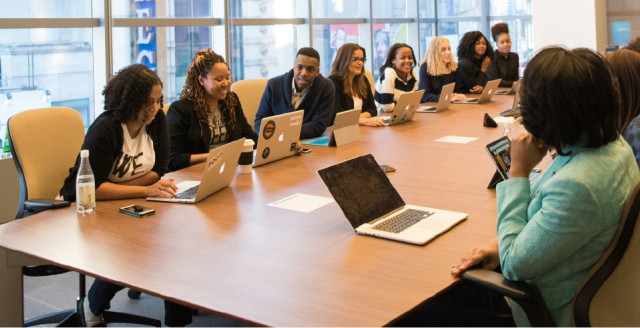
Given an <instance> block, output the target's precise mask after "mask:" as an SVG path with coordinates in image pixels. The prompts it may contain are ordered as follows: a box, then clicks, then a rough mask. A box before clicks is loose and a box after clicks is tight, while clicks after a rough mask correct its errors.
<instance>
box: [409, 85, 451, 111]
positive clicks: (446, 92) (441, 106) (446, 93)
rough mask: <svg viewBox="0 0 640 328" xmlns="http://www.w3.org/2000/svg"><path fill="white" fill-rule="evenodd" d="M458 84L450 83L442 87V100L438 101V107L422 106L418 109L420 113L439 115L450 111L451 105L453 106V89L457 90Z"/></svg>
mask: <svg viewBox="0 0 640 328" xmlns="http://www.w3.org/2000/svg"><path fill="white" fill-rule="evenodd" d="M455 86H456V83H455V82H453V83H449V84H447V85H445V86H443V87H442V91H440V98H439V99H438V105H436V106H420V108H418V110H417V112H418V113H437V112H441V111H443V110H447V109H449V104H451V97H453V89H454V88H455Z"/></svg>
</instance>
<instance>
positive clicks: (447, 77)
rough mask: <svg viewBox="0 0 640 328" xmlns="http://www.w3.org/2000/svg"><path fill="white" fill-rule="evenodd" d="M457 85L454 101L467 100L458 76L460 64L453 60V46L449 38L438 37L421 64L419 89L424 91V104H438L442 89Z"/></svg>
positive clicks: (433, 41) (430, 45) (431, 44)
mask: <svg viewBox="0 0 640 328" xmlns="http://www.w3.org/2000/svg"><path fill="white" fill-rule="evenodd" d="M454 82H455V83H456V87H455V92H456V93H454V95H453V99H455V100H458V99H465V98H466V97H465V95H463V94H462V93H463V92H464V89H463V87H462V82H461V81H460V76H459V75H458V63H456V61H455V60H453V55H452V54H451V45H450V44H449V40H448V39H447V38H443V37H441V36H436V37H435V38H433V40H431V43H430V44H429V50H427V54H426V55H425V56H424V59H423V60H422V62H421V63H420V82H419V83H418V89H420V90H423V89H424V94H423V95H422V102H438V100H440V92H442V87H443V86H444V85H446V84H449V83H454Z"/></svg>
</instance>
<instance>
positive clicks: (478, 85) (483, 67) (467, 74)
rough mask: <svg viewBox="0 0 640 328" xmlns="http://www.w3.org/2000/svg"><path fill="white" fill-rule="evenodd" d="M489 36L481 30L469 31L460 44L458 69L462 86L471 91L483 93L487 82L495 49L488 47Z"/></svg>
mask: <svg viewBox="0 0 640 328" xmlns="http://www.w3.org/2000/svg"><path fill="white" fill-rule="evenodd" d="M487 43H488V42H487V38H485V37H484V34H482V32H479V31H471V32H467V33H465V34H464V35H463V36H462V39H460V44H459V45H458V70H459V71H460V73H459V74H460V77H461V78H462V87H463V88H464V90H465V91H466V90H468V91H469V92H471V93H482V90H484V86H485V84H487V74H486V71H487V68H488V67H489V64H491V58H493V49H492V48H491V47H487Z"/></svg>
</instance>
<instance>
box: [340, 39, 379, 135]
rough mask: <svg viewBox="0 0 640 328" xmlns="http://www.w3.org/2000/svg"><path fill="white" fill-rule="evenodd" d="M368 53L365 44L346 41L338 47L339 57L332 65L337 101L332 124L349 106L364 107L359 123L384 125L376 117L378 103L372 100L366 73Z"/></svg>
mask: <svg viewBox="0 0 640 328" xmlns="http://www.w3.org/2000/svg"><path fill="white" fill-rule="evenodd" d="M366 61H367V54H366V52H365V50H364V48H363V47H361V46H359V45H358V44H355V43H345V44H343V45H342V47H340V49H338V52H337V54H336V59H335V60H334V61H333V64H332V65H331V75H329V79H330V80H331V82H333V86H334V89H335V93H336V100H335V103H334V106H333V115H332V116H331V121H330V123H329V125H333V120H334V119H335V118H336V114H338V113H339V112H342V111H345V110H349V109H356V108H359V109H362V113H361V114H360V120H359V122H358V123H359V124H360V125H368V126H384V122H383V121H382V119H381V118H379V117H375V116H376V114H377V113H376V112H377V110H376V104H375V103H374V101H373V93H372V92H371V84H370V83H371V82H370V81H369V80H368V79H367V77H366V76H365V74H364V63H365V62H366Z"/></svg>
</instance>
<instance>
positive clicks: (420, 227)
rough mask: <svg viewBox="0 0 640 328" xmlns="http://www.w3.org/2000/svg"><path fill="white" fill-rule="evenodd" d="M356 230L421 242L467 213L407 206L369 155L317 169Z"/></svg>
mask: <svg viewBox="0 0 640 328" xmlns="http://www.w3.org/2000/svg"><path fill="white" fill-rule="evenodd" d="M318 174H319V175H320V177H321V178H322V181H324V184H325V185H326V186H327V188H329V191H330V192H331V195H332V196H333V198H334V199H335V201H336V202H337V203H338V205H339V206H340V209H342V212H343V213H344V215H345V216H346V217H347V220H349V223H351V226H352V227H353V228H354V229H355V231H356V233H358V234H363V235H371V236H376V237H381V238H388V239H393V240H398V241H402V242H406V243H411V244H418V245H424V244H426V243H427V242H429V241H430V240H432V239H434V238H435V237H437V236H438V235H440V234H442V233H444V232H446V231H447V230H449V229H451V228H452V227H453V226H455V225H456V224H458V223H459V222H461V221H462V220H464V219H466V218H467V214H466V213H459V212H451V211H445V210H439V209H435V208H429V207H421V206H414V205H406V204H405V202H404V201H403V200H402V198H401V197H400V195H399V194H398V191H396V189H395V188H394V187H393V185H392V184H391V181H389V178H387V176H386V175H385V174H384V172H382V170H381V169H380V166H379V165H378V163H377V162H376V160H375V159H374V158H373V156H372V155H371V154H368V155H364V156H360V157H356V158H353V159H350V160H348V161H345V162H342V163H339V164H335V165H332V166H329V167H327V168H324V169H321V170H318Z"/></svg>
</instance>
